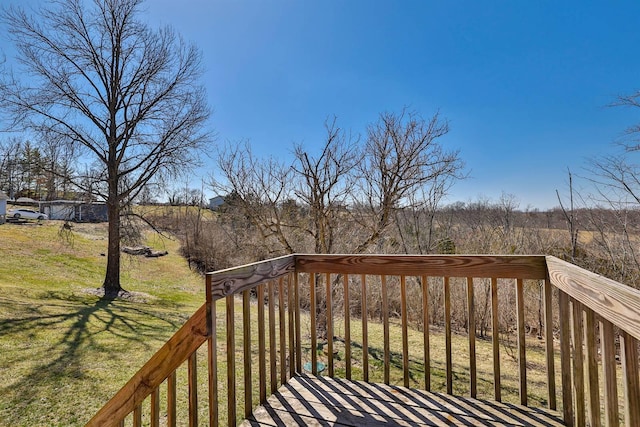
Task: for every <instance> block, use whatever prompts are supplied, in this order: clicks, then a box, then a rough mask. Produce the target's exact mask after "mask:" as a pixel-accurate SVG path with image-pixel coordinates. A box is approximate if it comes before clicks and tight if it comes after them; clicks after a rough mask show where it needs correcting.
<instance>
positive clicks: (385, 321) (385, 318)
mask: <svg viewBox="0 0 640 427" xmlns="http://www.w3.org/2000/svg"><path fill="white" fill-rule="evenodd" d="M380 278H381V281H382V282H381V284H382V288H381V293H382V329H383V341H384V345H383V347H384V350H383V352H384V367H383V370H384V383H385V384H389V368H390V366H391V352H390V348H389V297H388V295H387V276H384V275H383V276H380Z"/></svg>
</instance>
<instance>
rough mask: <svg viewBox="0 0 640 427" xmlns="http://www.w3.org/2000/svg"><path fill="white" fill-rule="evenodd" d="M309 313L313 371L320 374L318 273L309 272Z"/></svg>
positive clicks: (314, 373)
mask: <svg viewBox="0 0 640 427" xmlns="http://www.w3.org/2000/svg"><path fill="white" fill-rule="evenodd" d="M309 301H310V304H311V307H309V314H310V315H311V373H312V374H313V375H318V327H317V326H316V313H317V310H318V303H317V302H316V274H315V273H312V274H309Z"/></svg>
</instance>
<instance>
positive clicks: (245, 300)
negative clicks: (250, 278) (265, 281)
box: [242, 289, 260, 418]
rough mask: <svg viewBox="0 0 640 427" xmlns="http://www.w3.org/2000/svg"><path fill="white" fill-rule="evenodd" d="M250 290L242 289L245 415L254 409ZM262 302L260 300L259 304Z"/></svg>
mask: <svg viewBox="0 0 640 427" xmlns="http://www.w3.org/2000/svg"><path fill="white" fill-rule="evenodd" d="M250 296H251V295H250V291H249V289H246V290H244V291H242V349H243V352H242V353H243V354H242V356H243V357H242V359H243V371H244V372H243V375H244V417H245V418H247V417H248V416H249V415H251V411H252V410H253V393H252V389H251V386H252V382H251V300H250ZM259 303H260V302H258V304H259Z"/></svg>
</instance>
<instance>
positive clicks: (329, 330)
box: [324, 273, 334, 377]
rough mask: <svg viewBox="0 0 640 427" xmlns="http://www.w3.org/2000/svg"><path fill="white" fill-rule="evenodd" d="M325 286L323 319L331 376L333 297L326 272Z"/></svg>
mask: <svg viewBox="0 0 640 427" xmlns="http://www.w3.org/2000/svg"><path fill="white" fill-rule="evenodd" d="M324 280H325V287H326V292H327V296H326V299H325V301H326V306H327V308H326V310H325V321H326V328H327V352H328V362H329V363H328V364H329V366H328V368H329V372H328V373H329V376H330V377H333V375H334V369H333V298H332V295H331V294H332V292H331V275H330V274H329V273H327V274H326V275H325V278H324Z"/></svg>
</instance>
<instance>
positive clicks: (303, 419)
mask: <svg viewBox="0 0 640 427" xmlns="http://www.w3.org/2000/svg"><path fill="white" fill-rule="evenodd" d="M241 425H242V426H283V425H286V426H295V425H304V426H333V425H336V426H365V425H366V426H375V425H385V426H562V425H564V424H563V423H562V417H561V415H560V414H559V413H555V412H553V411H548V410H544V409H540V408H528V407H525V406H519V405H512V404H506V403H500V402H496V401H486V400H478V399H471V398H467V397H457V396H451V395H447V394H443V393H430V392H426V391H423V390H416V389H409V388H404V387H396V386H389V385H384V384H369V383H365V382H362V381H347V380H342V379H336V378H329V377H315V376H311V375H299V376H296V377H294V378H291V379H290V380H289V382H288V383H287V384H285V385H283V386H282V387H280V389H279V390H278V392H277V393H275V394H273V395H271V396H270V397H269V398H268V399H267V403H266V404H265V405H261V406H258V407H257V408H255V409H254V411H253V414H252V416H251V417H250V418H248V419H246V420H244V422H243V423H242V424H241Z"/></svg>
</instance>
